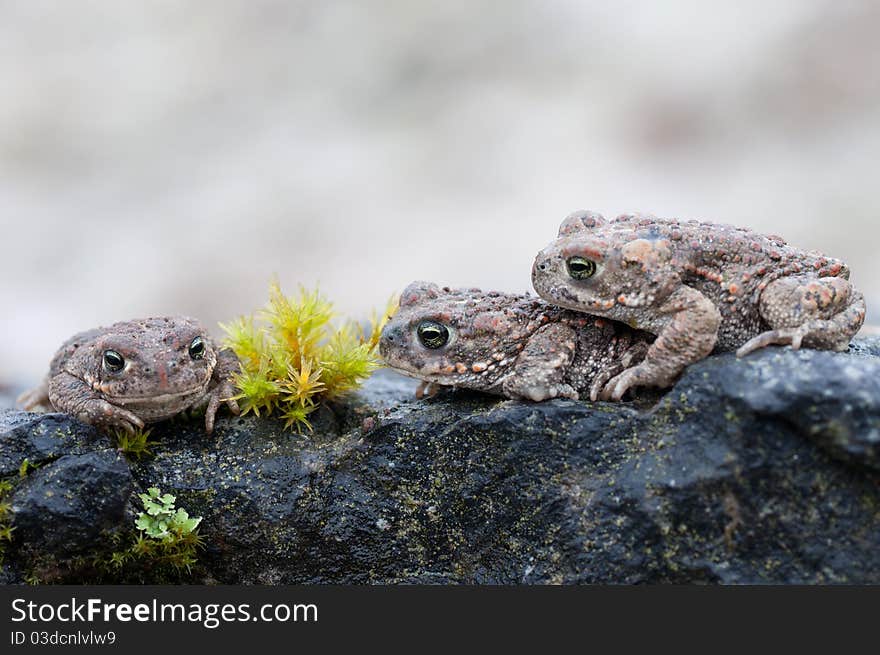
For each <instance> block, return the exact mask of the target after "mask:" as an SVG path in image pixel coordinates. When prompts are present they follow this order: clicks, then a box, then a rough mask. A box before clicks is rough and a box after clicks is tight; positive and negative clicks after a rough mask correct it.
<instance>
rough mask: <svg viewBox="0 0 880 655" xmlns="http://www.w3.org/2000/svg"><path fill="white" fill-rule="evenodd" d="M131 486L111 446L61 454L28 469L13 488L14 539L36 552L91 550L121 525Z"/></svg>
mask: <svg viewBox="0 0 880 655" xmlns="http://www.w3.org/2000/svg"><path fill="white" fill-rule="evenodd" d="M132 486H133V481H132V477H131V472H130V471H129V468H128V465H127V463H126V461H125V458H124V457H122V455H120V454H119V453H117V452H115V451H112V450H99V451H95V452H91V453H86V454H84V455H64V456H62V457H60V458H59V459H57V460H55V461H53V462H51V463H50V464H48V465H46V466H41V467H39V468H38V469H37V470H36V471H32V472H31V473H30V474H29V475H27V477H26V478H25V479H24V480H23V481H22V483H21V484H20V485H19V486H18V487H17V488H16V490H15V493H13V495H12V511H13V514H14V517H15V518H14V525H15V541H16V542H17V543H19V542H20V543H21V544H22V546H23V547H24V548H25V549H26V550H27V551H28V554H29V556H34V557H38V558H39V557H40V556H42V555H44V554H50V555H51V556H52V557H53V558H56V559H66V558H69V557H71V556H73V555H86V554H89V553H90V552H93V551H94V550H95V544H97V543H100V542H101V540H102V539H106V538H107V536H108V535H109V534H112V533H113V532H115V531H117V530H118V529H120V527H121V526H122V523H123V521H124V520H125V519H126V509H127V508H128V503H129V500H130V497H131V490H132Z"/></svg>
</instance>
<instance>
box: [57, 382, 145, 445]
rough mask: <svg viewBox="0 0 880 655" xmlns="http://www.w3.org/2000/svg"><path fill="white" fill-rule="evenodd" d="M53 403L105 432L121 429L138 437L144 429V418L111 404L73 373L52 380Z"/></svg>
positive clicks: (59, 408) (61, 410)
mask: <svg viewBox="0 0 880 655" xmlns="http://www.w3.org/2000/svg"><path fill="white" fill-rule="evenodd" d="M49 401H50V402H51V403H52V406H53V407H54V408H55V409H57V410H58V411H60V412H65V413H67V414H70V415H71V416H75V417H76V418H77V419H79V420H80V421H82V422H83V423H88V424H89V425H94V426H95V427H98V428H102V429H105V430H106V429H114V428H121V429H123V430H125V431H126V432H128V433H129V434H134V433H135V432H137V431H138V430H140V429H142V428H143V427H144V422H143V421H142V420H141V419H140V417H138V416H137V415H135V414H132V413H131V412H130V411H128V410H127V409H123V408H122V407H119V406H117V405H114V404H112V403H110V402H108V401H107V400H106V399H104V398H103V397H102V396H101V395H100V394H99V393H98V392H97V391H95V390H94V389H92V388H91V387H90V386H89V385H88V384H86V383H85V382H84V381H83V380H80V379H79V378H78V377H75V376H73V375H71V374H70V373H64V372H62V373H59V374H57V375H55V376H54V377H52V378H50V379H49Z"/></svg>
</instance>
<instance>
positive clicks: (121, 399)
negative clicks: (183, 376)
mask: <svg viewBox="0 0 880 655" xmlns="http://www.w3.org/2000/svg"><path fill="white" fill-rule="evenodd" d="M204 390H205V385H198V386H195V387H190V388H189V389H184V390H183V391H174V392H171V393H159V394H153V395H149V396H111V395H109V394H105V396H106V398H107V399H108V400H109V401H111V402H112V403H113V404H115V405H144V404H150V405H162V404H164V403H170V402H173V401H175V400H179V399H181V398H186V397H187V396H195V395H197V394H199V393H201V392H203V391H204Z"/></svg>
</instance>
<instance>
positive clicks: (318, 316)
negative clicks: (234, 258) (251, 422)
mask: <svg viewBox="0 0 880 655" xmlns="http://www.w3.org/2000/svg"><path fill="white" fill-rule="evenodd" d="M395 308H396V302H395V301H393V300H392V301H391V302H389V304H388V308H387V311H386V312H385V314H384V315H383V316H382V317H381V318H379V317H377V316H376V315H374V317H373V320H372V321H371V327H370V329H369V330H364V329H363V328H361V327H360V325H358V324H356V323H353V322H345V323H342V324H341V325H334V323H333V318H334V315H335V314H334V311H333V305H332V303H330V302H329V301H328V300H327V299H325V298H324V297H323V296H321V294H320V293H319V292H318V291H317V290H315V291H307V290H306V289H304V288H300V291H299V294H298V295H297V296H285V295H284V294H283V293H282V291H281V287H280V286H279V285H278V283H277V282H273V283H272V284H271V285H270V287H269V302H268V303H267V304H266V306H265V307H264V308H263V309H262V310H260V311H259V312H257V314H256V315H255V316H243V317H240V318H239V319H238V320H236V321H234V322H232V323H229V324H225V325H224V324H221V326H220V327H221V328H223V330H224V331H225V332H226V335H227V337H226V340H225V345H226V346H227V347H228V348H231V349H232V350H233V351H234V352H235V354H236V355H237V356H238V359H239V361H240V362H241V371H240V372H239V373H237V374H235V376H234V380H235V383H236V385H237V387H238V389H239V394H238V395H237V396H236V400H238V401H240V404H241V407H242V412H243V413H244V414H247V413H248V412H253V413H254V414H255V415H257V416H260V415H261V413H265V414H271V413H273V412H278V413H280V415H281V417H282V418H284V419H285V422H286V427H287V428H290V427H293V426H295V427H296V428H297V430H300V429H302V428H306V429H308V430H311V424H310V423H309V420H308V416H309V414H310V413H311V412H313V411H314V410H315V409H316V408H317V406H318V403H320V402H321V401H324V400H329V399H332V398H335V397H338V396H340V395H342V394H345V393H346V392H348V391H351V390H352V389H355V388H357V387H358V386H360V384H361V383H362V382H363V381H364V380H365V379H367V378H368V377H369V375H370V373H372V371H373V370H374V369H375V368H377V367H378V365H379V361H378V355H377V352H376V350H377V346H378V343H379V335H380V333H381V331H382V327H383V326H384V325H385V322H386V321H387V320H388V317H389V316H390V314H392V313H393V312H394V310H395Z"/></svg>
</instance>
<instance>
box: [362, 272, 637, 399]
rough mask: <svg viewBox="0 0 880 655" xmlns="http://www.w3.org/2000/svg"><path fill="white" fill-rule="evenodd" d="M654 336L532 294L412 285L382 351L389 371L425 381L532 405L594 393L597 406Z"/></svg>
mask: <svg viewBox="0 0 880 655" xmlns="http://www.w3.org/2000/svg"><path fill="white" fill-rule="evenodd" d="M651 338H652V337H651V336H650V335H648V334H646V333H644V332H639V331H636V330H631V329H630V328H628V327H627V326H626V325H623V324H621V323H615V322H614V321H608V320H605V319H601V318H597V317H594V316H588V315H586V314H582V313H580V312H571V311H567V310H564V309H560V308H558V307H553V306H552V305H548V304H547V303H545V302H543V301H542V300H540V299H538V298H534V297H530V296H529V295H528V294H524V295H513V294H503V293H498V292H489V293H484V292H482V291H480V290H479V289H449V288H443V289H441V288H440V287H438V286H437V285H436V284H430V283H426V282H414V283H412V284H411V285H409V286H408V287H407V288H406V290H405V291H404V292H403V294H402V295H401V298H400V310H399V311H398V312H397V314H395V315H394V316H393V317H392V318H391V320H390V321H389V322H388V324H387V325H386V326H385V328H384V329H383V330H382V335H381V339H380V341H379V352H380V353H381V355H382V357H383V359H384V360H385V363H386V364H387V365H388V366H389V367H390V368H392V369H395V370H397V371H400V372H401V373H404V374H405V375H409V376H411V377H415V378H417V379H420V380H422V381H423V382H424V383H432V384H437V385H446V386H456V387H463V388H466V389H475V390H478V391H485V392H489V393H495V394H500V395H504V396H507V397H508V398H525V399H528V400H534V401H541V400H546V399H548V398H556V397H563V398H578V397H579V396H580V395H581V394H583V395H587V392H589V395H590V397H591V398H593V399H594V400H595V399H596V397H597V396H598V394H599V391H600V390H601V389H602V387H603V386H604V384H605V383H606V382H607V381H608V380H609V379H611V378H612V377H613V376H615V375H617V374H618V373H619V372H620V371H622V370H624V369H626V368H627V367H628V366H630V365H632V364H633V363H636V362H638V361H640V360H641V359H642V357H644V355H645V352H646V351H647V350H648V345H649V344H650V340H651ZM423 386H424V384H423Z"/></svg>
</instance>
